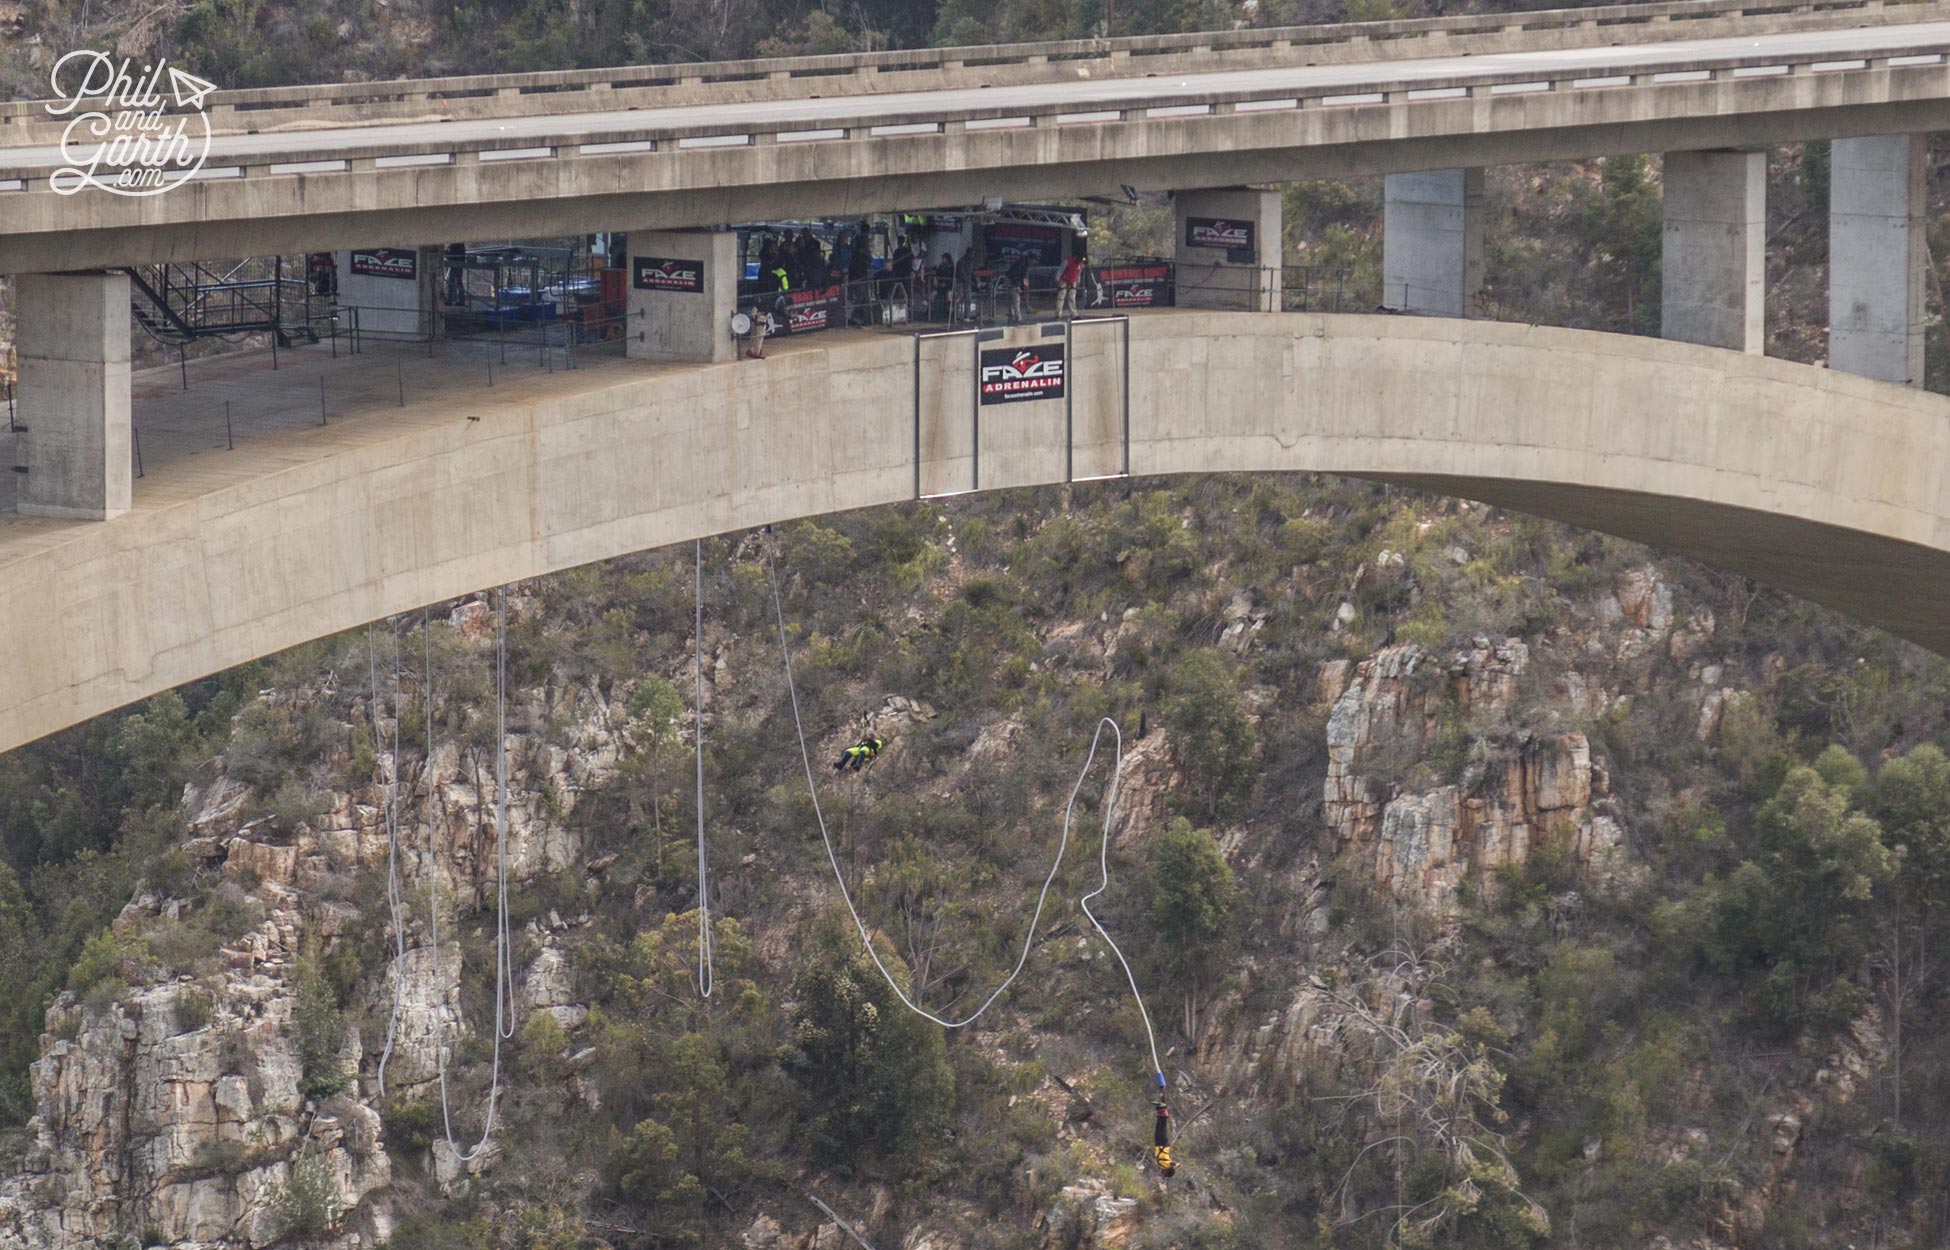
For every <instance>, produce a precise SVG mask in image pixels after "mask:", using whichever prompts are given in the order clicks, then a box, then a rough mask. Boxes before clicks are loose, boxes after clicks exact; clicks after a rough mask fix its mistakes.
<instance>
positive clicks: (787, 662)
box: [765, 550, 1165, 1089]
mask: <svg viewBox="0 0 1950 1250" xmlns="http://www.w3.org/2000/svg"><path fill="white" fill-rule="evenodd" d="M765 566H766V571H767V572H768V573H769V575H770V577H771V582H772V608H773V612H774V614H775V616H776V618H777V622H778V630H779V654H780V656H781V658H782V659H783V661H784V666H785V688H786V694H787V696H788V697H789V699H790V700H791V704H792V726H793V729H794V731H795V732H796V734H797V735H798V738H799V759H800V762H801V763H802V764H804V766H805V770H806V791H807V793H808V794H809V795H810V796H811V798H812V808H813V817H814V819H815V820H816V821H817V822H818V824H819V838H820V841H821V842H822V843H823V844H824V845H825V847H826V862H827V863H828V864H830V865H832V869H833V879H834V880H835V881H836V882H838V883H839V887H840V898H841V900H842V901H844V902H845V903H846V910H847V914H848V915H850V916H852V917H853V927H854V928H855V929H856V930H857V931H858V932H859V934H860V941H861V943H862V944H863V945H865V946H866V948H867V956H868V958H870V959H872V960H873V966H874V967H875V968H877V969H879V970H880V975H881V978H882V979H883V980H885V981H886V982H887V986H888V988H889V989H891V990H893V991H894V994H895V996H896V997H898V998H899V999H900V1001H901V1004H902V1005H903V1006H905V1007H906V1008H907V1009H908V1010H909V1011H912V1012H913V1013H914V1014H916V1015H918V1016H921V1017H923V1018H924V1019H927V1020H930V1021H932V1022H933V1023H935V1024H938V1025H940V1026H941V1027H942V1028H944V1029H960V1028H966V1027H967V1026H968V1025H971V1024H973V1023H975V1021H977V1020H979V1019H981V1017H982V1015H983V1013H985V1012H986V1011H988V1009H989V1008H990V1007H991V1006H993V1005H994V1004H995V1001H996V1000H997V999H999V998H1000V997H1002V994H1003V991H1005V990H1007V989H1008V988H1009V986H1010V985H1012V984H1014V983H1015V980H1016V978H1017V977H1018V976H1020V975H1022V970H1023V966H1024V965H1025V964H1027V963H1028V962H1029V952H1030V950H1031V948H1032V947H1033V946H1034V945H1035V942H1036V926H1037V925H1038V924H1039V923H1040V922H1041V920H1042V916H1043V906H1044V904H1045V903H1046V902H1047V901H1048V899H1049V892H1050V887H1051V886H1052V885H1053V884H1054V883H1055V881H1056V873H1057V870H1058V869H1060V868H1061V867H1062V866H1063V854H1064V852H1065V851H1066V850H1067V849H1068V847H1069V845H1070V825H1071V820H1072V817H1073V816H1074V815H1075V812H1076V803H1077V796H1078V794H1080V793H1081V792H1082V790H1083V783H1084V780H1085V779H1086V778H1087V777H1088V776H1089V775H1090V766H1091V764H1092V763H1094V762H1095V761H1096V758H1097V747H1098V744H1099V742H1100V741H1101V740H1102V738H1103V732H1104V726H1105V725H1109V726H1110V728H1111V732H1112V733H1113V735H1114V736H1115V741H1116V755H1115V759H1114V762H1113V764H1112V767H1111V776H1110V782H1109V784H1108V785H1107V786H1106V787H1105V789H1104V850H1103V851H1102V853H1101V855H1100V856H1099V865H1100V868H1101V870H1102V875H1103V879H1102V881H1101V883H1100V884H1099V885H1098V886H1097V888H1096V889H1095V890H1092V891H1091V892H1090V893H1089V894H1087V895H1085V896H1084V899H1085V900H1086V902H1085V905H1084V909H1083V910H1084V914H1085V915H1086V916H1089V917H1090V923H1091V925H1092V926H1094V927H1095V928H1096V930H1097V932H1098V934H1099V935H1100V936H1101V937H1102V938H1103V939H1104V941H1105V942H1107V943H1109V945H1110V948H1111V950H1112V951H1114V952H1115V953H1116V955H1117V962H1118V963H1119V964H1121V965H1123V968H1124V975H1125V977H1126V979H1128V980H1129V982H1130V986H1131V994H1132V996H1133V997H1134V998H1136V999H1137V1004H1138V1014H1139V1015H1140V1016H1141V1017H1142V1018H1143V1020H1144V1032H1145V1036H1146V1039H1147V1040H1148V1041H1149V1043H1150V1046H1151V1063H1152V1070H1153V1072H1154V1074H1155V1075H1156V1078H1157V1081H1158V1088H1159V1089H1163V1088H1164V1086H1165V1075H1164V1065H1163V1064H1162V1063H1160V1062H1159V1061H1158V1042H1157V1038H1156V1037H1155V1036H1154V1035H1153V1034H1152V1030H1151V1013H1150V1012H1149V1011H1148V1010H1146V1009H1145V1006H1144V996H1143V995H1142V994H1140V993H1139V992H1138V988H1137V977H1136V976H1135V975H1133V974H1132V972H1131V965H1130V962H1129V961H1128V960H1126V959H1125V958H1124V952H1123V951H1122V950H1119V949H1118V946H1117V942H1116V939H1114V938H1112V937H1111V935H1110V932H1109V930H1107V929H1105V928H1104V926H1103V924H1102V922H1100V921H1099V920H1098V919H1097V917H1096V916H1095V914H1093V913H1092V912H1091V911H1090V908H1089V905H1088V903H1087V900H1088V899H1092V898H1095V897H1097V896H1098V895H1099V894H1102V893H1103V892H1104V890H1105V889H1106V888H1107V887H1108V886H1109V884H1110V860H1109V855H1110V852H1109V842H1110V822H1111V817H1112V815H1113V813H1114V811H1115V808H1116V802H1117V785H1118V781H1119V779H1120V777H1121V775H1122V773H1123V771H1124V736H1123V733H1122V732H1121V731H1120V730H1118V728H1117V723H1116V722H1115V721H1113V720H1111V718H1110V717H1108V716H1106V717H1104V718H1103V719H1102V720H1101V721H1100V722H1098V725H1097V732H1096V733H1095V734H1093V735H1092V736H1091V739H1090V751H1089V754H1087V755H1086V756H1085V757H1084V761H1083V768H1082V769H1081V770H1080V771H1079V772H1078V774H1077V781H1076V785H1075V786H1074V787H1072V788H1071V790H1070V800H1069V802H1068V803H1067V804H1066V805H1065V806H1064V808H1063V832H1062V836H1061V837H1060V838H1059V839H1058V840H1057V844H1056V856H1055V858H1054V859H1053V860H1052V861H1051V862H1050V866H1049V875H1048V876H1046V877H1044V878H1043V888H1042V891H1041V892H1040V893H1039V894H1037V896H1036V909H1035V911H1034V912H1033V913H1032V914H1031V915H1030V918H1029V926H1028V929H1027V930H1026V932H1025V933H1024V936H1023V941H1022V952H1021V953H1020V954H1019V955H1018V956H1017V957H1016V966H1015V968H1014V969H1013V970H1011V971H1010V973H1009V975H1008V976H1007V977H1006V978H1004V980H1003V982H1002V984H1000V985H998V986H996V987H995V989H994V990H993V991H991V992H990V994H989V996H988V997H987V998H986V999H983V1000H982V1005H981V1006H979V1007H977V1008H976V1009H975V1010H974V1011H973V1012H971V1013H969V1014H968V1015H967V1016H965V1017H963V1018H962V1019H960V1020H947V1019H944V1018H942V1017H941V1016H938V1015H936V1014H934V1013H933V1012H931V1011H929V1010H928V1009H927V1008H925V1007H923V1006H921V1005H920V1004H919V1003H916V1002H915V1001H914V1000H913V999H911V998H909V997H908V995H907V991H906V990H905V989H903V988H901V984H900V982H899V981H898V980H897V979H896V978H895V977H894V974H893V973H892V972H890V971H889V970H888V968H887V965H886V964H885V963H882V962H881V959H880V953H879V952H878V951H876V950H875V949H874V944H873V938H872V937H871V936H870V935H869V934H868V932H867V926H866V922H865V921H863V920H862V919H861V918H860V910H859V908H857V907H856V906H854V903H853V895H852V893H851V891H849V890H848V889H847V886H846V874H845V873H843V872H842V871H841V870H840V861H839V856H838V854H837V853H835V851H834V850H833V839H832V835H831V834H830V833H829V832H828V830H827V827H826V815H825V812H824V811H823V810H821V808H820V804H819V786H818V783H817V782H816V781H815V780H814V778H813V768H812V752H811V750H810V749H809V748H808V747H807V745H806V725H805V721H804V719H803V717H802V716H801V715H800V712H799V691H798V687H797V685H796V683H795V682H794V681H793V676H792V648H791V646H790V645H789V644H788V643H787V641H786V636H785V599H784V597H783V596H782V595H781V594H780V592H779V571H778V566H777V564H776V563H774V561H773V559H772V555H771V552H770V551H769V550H768V551H767V552H766V556H765Z"/></svg>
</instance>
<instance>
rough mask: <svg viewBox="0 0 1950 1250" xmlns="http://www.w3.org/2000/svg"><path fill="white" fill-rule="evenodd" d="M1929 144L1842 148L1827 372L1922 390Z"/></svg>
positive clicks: (1837, 153)
mask: <svg viewBox="0 0 1950 1250" xmlns="http://www.w3.org/2000/svg"><path fill="white" fill-rule="evenodd" d="M1929 148H1930V143H1929V138H1928V136H1925V135H1877V136H1875V137H1873V138H1867V139H1837V140H1835V142H1834V145H1833V147H1832V148H1831V149H1830V152H1831V153H1832V160H1831V162H1830V179H1831V181H1830V183H1829V190H1828V367H1829V368H1831V369H1839V370H1841V371H1842V372H1844V373H1857V374H1861V375H1862V376H1863V377H1867V378H1876V379H1878V380H1879V381H1883V382H1907V383H1909V384H1910V385H1912V386H1921V385H1923V282H1924V279H1925V277H1926V275H1927V273H1928V263H1929V262H1928V255H1927V251H1926V238H1927V236H1926V235H1925V233H1924V218H1923V213H1924V187H1925V179H1926V178H1927V176H1928V160H1929Z"/></svg>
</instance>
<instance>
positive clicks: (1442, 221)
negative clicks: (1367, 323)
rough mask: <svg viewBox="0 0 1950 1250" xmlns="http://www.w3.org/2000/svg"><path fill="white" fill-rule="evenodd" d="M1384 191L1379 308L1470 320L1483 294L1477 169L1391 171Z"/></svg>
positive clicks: (1480, 176) (1480, 174)
mask: <svg viewBox="0 0 1950 1250" xmlns="http://www.w3.org/2000/svg"><path fill="white" fill-rule="evenodd" d="M1382 194H1383V202H1382V226H1381V303H1382V306H1383V307H1384V308H1395V309H1400V310H1402V311H1405V312H1419V313H1432V314H1434V315H1436V316H1438V317H1468V316H1471V315H1473V314H1474V313H1475V311H1476V296H1477V294H1478V293H1479V292H1480V291H1481V290H1482V289H1483V171H1482V170H1481V169H1438V170H1430V171H1428V172H1425V173H1412V174H1390V175H1388V179H1387V182H1386V184H1385V187H1384V190H1383V193H1382Z"/></svg>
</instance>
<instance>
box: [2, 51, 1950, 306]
mask: <svg viewBox="0 0 1950 1250" xmlns="http://www.w3.org/2000/svg"><path fill="white" fill-rule="evenodd" d="M1946 84H1950V66H1944V65H1918V66H1902V67H1896V68H1884V67H1880V66H1878V67H1875V68H1868V69H1863V70H1859V71H1855V70H1836V71H1832V72H1827V71H1825V72H1823V73H1819V74H1816V73H1787V74H1775V75H1768V76H1751V77H1733V76H1730V75H1724V74H1722V75H1717V76H1715V77H1714V78H1712V79H1710V80H1701V81H1686V82H1651V83H1644V82H1641V83H1640V84H1639V85H1634V86H1630V87H1622V86H1621V87H1603V88H1591V89H1588V90H1571V89H1566V90H1562V91H1558V90H1551V91H1532V92H1515V93H1508V94H1482V93H1480V92H1478V91H1477V90H1476V89H1475V88H1471V89H1470V94H1469V95H1468V96H1466V97H1464V96H1458V97H1455V98H1444V99H1423V100H1415V101H1405V100H1397V99H1396V97H1398V96H1403V95H1406V94H1407V93H1403V92H1393V93H1389V98H1388V100H1387V101H1385V102H1381V103H1375V104H1350V105H1337V106H1335V107H1332V108H1313V107H1304V108H1298V109H1280V110H1265V111H1247V112H1240V111H1236V110H1235V111H1232V112H1223V111H1215V112H1214V113H1212V114H1210V115H1205V116H1194V117H1147V118H1146V119H1145V120H1143V121H1142V122H1137V123H1135V124H1133V122H1132V121H1130V120H1127V121H1123V122H1117V123H1105V124H1101V125H1099V124H1085V123H1074V124H1069V123H1066V124H1061V125H1054V124H1052V125H1035V126H1024V127H1020V128H1006V129H995V130H979V131H967V130H961V129H958V128H957V126H956V122H957V120H958V117H957V116H953V115H949V116H944V117H943V118H942V124H943V126H944V131H943V133H941V134H930V135H879V136H875V135H872V134H871V133H870V132H871V130H872V127H870V126H861V127H858V128H857V129H858V130H860V131H861V133H860V134H858V135H855V136H854V137H850V138H848V139H844V140H838V139H836V140H833V141H830V142H825V141H822V142H795V143H783V142H774V141H771V140H770V139H768V138H765V137H764V136H760V137H759V138H758V139H755V140H754V141H753V142H751V143H749V144H744V145H737V146H729V147H694V148H683V147H681V144H682V142H683V140H682V139H681V138H679V139H677V140H676V141H675V143H674V144H673V143H672V142H669V141H660V142H661V146H660V147H659V148H658V149H657V150H653V151H644V152H631V153H611V154H606V155H589V154H584V155H580V156H579V155H576V153H577V152H579V151H581V150H582V149H581V148H580V147H579V146H578V144H579V142H580V136H578V135H576V134H575V133H573V132H571V133H566V134H563V135H559V136H537V137H536V142H537V143H541V142H544V141H547V142H550V143H554V144H556V145H557V146H558V151H559V155H558V157H557V158H556V159H552V160H508V161H479V160H475V159H461V158H462V157H468V156H470V155H471V154H469V153H465V152H463V153H461V154H460V155H459V156H458V157H455V158H454V160H453V161H452V163H449V164H444V165H426V166H418V167H403V168H383V169H382V168H368V158H372V159H373V160H376V159H377V157H378V156H379V155H381V154H404V153H407V152H408V151H409V150H420V149H425V150H427V151H429V152H433V153H434V155H436V156H438V155H439V154H440V152H441V151H444V150H447V149H452V148H454V147H455V146H456V145H455V142H454V141H453V140H452V139H450V138H439V139H438V141H437V142H436V141H433V140H429V141H427V142H426V143H408V142H406V141H405V139H404V137H403V136H394V135H389V136H388V137H389V139H391V140H392V142H390V143H389V144H388V145H386V146H385V147H377V146H367V147H362V148H357V149H347V151H348V152H349V153H350V159H351V160H352V164H353V165H354V167H355V168H353V169H352V170H350V171H348V172H346V173H317V174H299V175H277V176H266V177H260V176H258V173H259V170H260V169H261V170H262V171H263V172H267V173H268V170H269V167H270V164H271V163H275V162H276V161H277V160H282V159H287V158H288V159H292V160H300V159H305V158H306V155H307V154H310V155H314V156H315V155H316V154H317V151H316V149H315V145H310V146H308V144H307V143H306V142H302V141H299V140H295V139H294V140H292V148H291V151H290V152H289V153H271V154H264V155H261V156H253V157H251V158H250V159H251V161H252V162H253V163H255V162H258V161H263V162H267V164H266V165H264V166H262V167H259V166H256V165H255V164H253V168H252V172H251V173H250V174H248V175H246V176H245V177H240V178H234V179H208V180H202V181H198V182H197V183H196V184H194V185H193V186H190V187H184V188H180V189H179V190H178V191H177V192H173V193H171V194H170V195H165V196H153V197H150V198H149V199H147V200H144V201H133V200H129V199H128V197H125V196H96V197H87V198H89V200H90V202H89V203H87V204H77V203H76V201H77V200H78V199H81V198H83V197H76V196H63V195H58V194H55V193H54V192H52V191H45V190H42V189H40V188H39V185H38V184H36V185H35V186H33V187H30V189H27V190H24V191H17V192H6V193H4V197H3V198H5V200H6V204H7V218H6V222H5V227H4V229H0V273H5V272H25V273H33V272H46V271H50V270H55V269H70V268H76V267H83V266H87V267H94V266H109V265H133V264H146V263H151V262H155V261H162V260H193V259H197V258H199V257H209V256H211V255H231V256H235V255H271V254H276V253H283V254H285V255H295V254H297V253H299V252H304V251H320V250H324V249H327V248H343V247H355V246H363V245H365V244H366V243H368V242H370V241H372V240H375V239H397V240H407V241H412V242H418V243H442V242H446V241H448V240H451V239H489V238H531V237H540V236H550V235H561V234H571V233H586V232H589V231H592V230H628V231H638V230H672V229H695V228H700V227H704V226H709V225H712V224H716V223H721V222H727V221H763V220H770V219H774V218H783V217H797V216H839V215H852V214H857V213H862V212H878V211H888V210H896V209H900V208H903V207H909V208H911V207H912V206H913V205H915V204H917V203H921V204H961V203H977V202H979V201H981V200H982V199H983V198H984V197H985V196H990V195H999V196H1002V197H1003V198H1006V199H1013V200H1021V201H1031V202H1033V201H1035V200H1038V199H1041V198H1043V197H1047V196H1057V197H1062V196H1066V195H1080V194H1104V195H1115V194H1117V192H1118V188H1119V187H1120V185H1123V184H1128V185H1131V186H1134V187H1140V188H1143V189H1145V190H1169V189H1172V188H1186V187H1217V186H1228V185H1232V184H1234V183H1236V182H1237V181H1238V180H1239V178H1240V176H1241V172H1242V170H1248V169H1249V170H1251V172H1252V176H1253V177H1254V178H1256V179H1258V180H1260V181H1263V182H1290V181H1299V180H1304V179H1312V178H1345V177H1351V176H1357V175H1378V174H1388V173H1404V172H1411V171H1415V170H1426V169H1444V168H1453V167H1461V166H1469V167H1476V166H1489V165H1502V164H1526V163H1535V162H1540V161H1556V160H1575V159H1581V158H1589V157H1597V156H1608V155H1615V154H1630V153H1639V152H1660V151H1690V150H1703V149H1710V148H1722V147H1735V146H1738V147H1761V146H1765V145H1768V144H1774V143H1781V142H1792V141H1800V140H1804V139H1820V138H1836V137H1848V136H1852V135H1865V134H1898V133H1904V134H1907V133H1921V132H1926V131H1931V130H1941V129H1946V128H1950V104H1946V100H1950V95H1946ZM1213 107H1214V108H1215V109H1218V108H1219V107H1220V106H1219V105H1217V104H1215V105H1214V106H1213ZM990 111H991V112H992V111H993V110H990ZM965 113H966V116H963V117H960V118H959V120H968V119H970V118H973V117H975V116H978V115H981V113H982V110H966V111H965ZM565 124H566V123H565ZM769 124H771V125H774V126H777V125H781V123H769ZM398 129H402V130H403V129H404V128H398ZM853 129H854V128H849V133H850V134H851V133H852V130H853ZM648 131H650V128H649V127H646V132H648ZM626 137H635V136H634V135H632V136H626ZM10 176H12V175H11V174H0V185H4V184H5V179H6V178H7V177H10ZM110 200H113V201H117V203H114V204H109V203H105V202H104V201H110Z"/></svg>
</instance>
